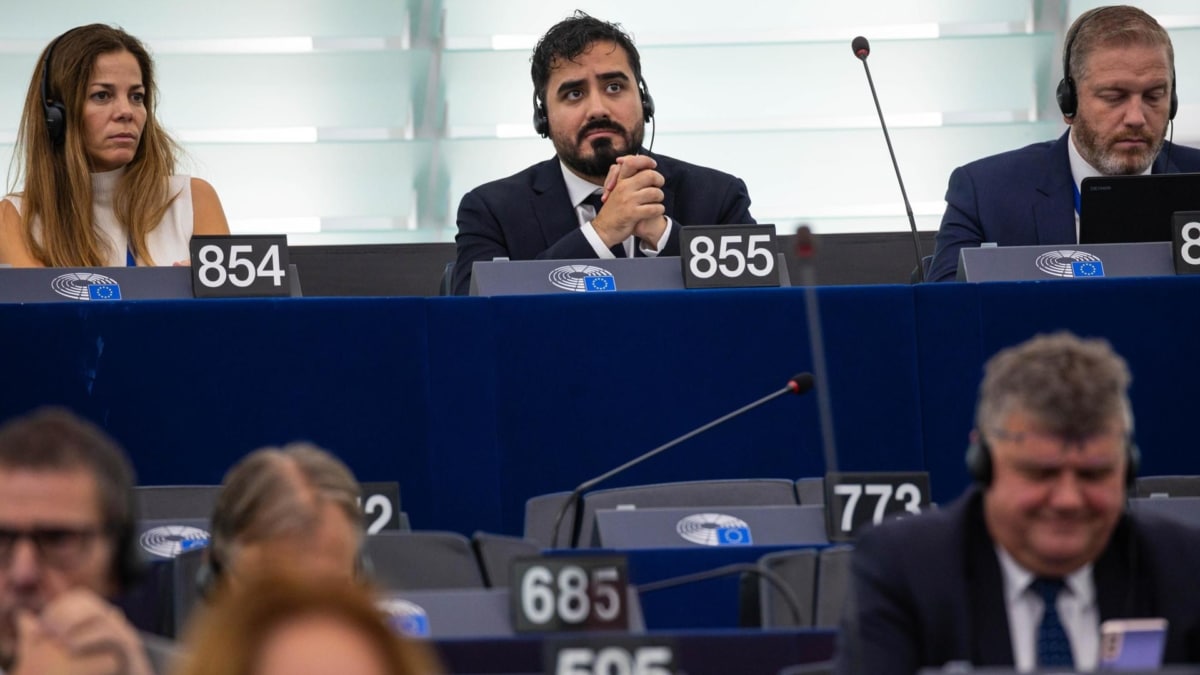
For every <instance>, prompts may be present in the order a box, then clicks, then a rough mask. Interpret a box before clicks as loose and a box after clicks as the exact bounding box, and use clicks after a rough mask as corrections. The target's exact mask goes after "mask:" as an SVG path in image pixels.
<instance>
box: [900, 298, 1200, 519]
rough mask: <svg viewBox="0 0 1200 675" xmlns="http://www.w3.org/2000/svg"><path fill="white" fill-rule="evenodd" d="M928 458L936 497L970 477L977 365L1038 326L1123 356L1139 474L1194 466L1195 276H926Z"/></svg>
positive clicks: (921, 340)
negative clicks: (1105, 344)
mask: <svg viewBox="0 0 1200 675" xmlns="http://www.w3.org/2000/svg"><path fill="white" fill-rule="evenodd" d="M914 295H915V303H916V325H917V331H918V339H917V344H918V352H917V357H918V362H919V367H920V372H921V383H920V396H921V407H922V410H923V414H922V419H923V420H924V423H925V433H924V447H925V463H926V466H927V468H928V470H929V472H930V474H931V476H932V477H933V479H932V487H933V495H934V499H935V500H937V501H939V502H945V501H948V500H950V499H952V498H954V497H955V496H957V494H958V493H959V492H960V491H961V489H962V488H963V487H964V486H965V485H966V484H967V482H968V480H969V479H968V476H967V471H966V467H965V465H964V464H963V454H964V452H965V450H966V446H967V435H968V433H969V432H970V430H971V428H972V426H973V424H974V410H975V397H976V395H977V393H978V389H979V382H980V380H981V379H982V378H983V363H984V362H985V361H986V360H987V359H988V358H989V357H990V356H991V355H992V354H994V353H995V352H997V351H999V350H1000V349H1003V348H1004V347H1008V346H1012V345H1014V344H1017V343H1019V342H1022V341H1024V340H1026V339H1028V338H1030V337H1032V336H1033V335H1036V334H1038V333H1048V332H1053V331H1056V330H1070V331H1072V332H1074V333H1077V334H1079V335H1082V336H1085V337H1103V338H1105V339H1107V340H1108V341H1109V342H1110V343H1112V345H1113V348H1114V349H1116V351H1117V352H1118V353H1119V354H1121V355H1122V356H1123V357H1124V358H1125V359H1126V360H1127V361H1128V362H1129V368H1130V371H1131V372H1132V374H1133V385H1132V387H1131V388H1130V399H1131V402H1132V404H1133V413H1134V419H1135V436H1136V440H1137V443H1138V446H1139V447H1140V448H1141V450H1142V469H1141V473H1142V474H1143V475H1153V474H1175V473H1179V474H1198V473H1200V451H1197V448H1196V445H1195V442H1194V440H1192V439H1194V438H1195V429H1194V420H1195V419H1196V413H1197V406H1196V402H1197V401H1200V358H1197V356H1198V355H1200V351H1198V350H1197V344H1198V341H1197V340H1198V338H1197V336H1200V279H1198V278H1193V277H1161V278H1154V279H1087V280H1075V281H1044V282H1043V281H1038V282H1011V283H1008V282H1006V283H988V284H925V285H922V286H919V287H916V288H915V289H914Z"/></svg>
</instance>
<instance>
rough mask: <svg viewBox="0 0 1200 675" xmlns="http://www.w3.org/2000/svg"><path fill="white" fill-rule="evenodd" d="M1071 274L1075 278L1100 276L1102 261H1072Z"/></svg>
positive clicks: (1102, 269) (1102, 273) (1102, 268)
mask: <svg viewBox="0 0 1200 675" xmlns="http://www.w3.org/2000/svg"><path fill="white" fill-rule="evenodd" d="M1071 275H1072V276H1074V277H1075V278H1079V277H1102V276H1104V263H1102V262H1100V261H1099V260H1089V261H1085V262H1073V263H1071Z"/></svg>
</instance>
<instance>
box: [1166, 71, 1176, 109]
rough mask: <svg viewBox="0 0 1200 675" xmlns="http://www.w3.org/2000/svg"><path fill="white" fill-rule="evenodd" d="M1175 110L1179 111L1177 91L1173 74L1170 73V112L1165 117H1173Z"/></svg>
mask: <svg viewBox="0 0 1200 675" xmlns="http://www.w3.org/2000/svg"><path fill="white" fill-rule="evenodd" d="M1177 112H1179V92H1177V91H1175V74H1174V73H1171V113H1170V115H1169V116H1168V117H1167V119H1169V120H1173V119H1175V113H1177Z"/></svg>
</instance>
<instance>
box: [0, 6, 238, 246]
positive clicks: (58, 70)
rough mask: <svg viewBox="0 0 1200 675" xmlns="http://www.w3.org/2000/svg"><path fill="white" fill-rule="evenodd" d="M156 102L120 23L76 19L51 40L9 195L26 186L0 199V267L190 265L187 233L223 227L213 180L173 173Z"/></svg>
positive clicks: (36, 76)
mask: <svg viewBox="0 0 1200 675" xmlns="http://www.w3.org/2000/svg"><path fill="white" fill-rule="evenodd" d="M157 102H158V87H157V84H156V82H155V79H154V61H153V59H151V57H150V54H149V52H148V51H147V50H146V47H145V45H143V44H142V43H141V41H140V40H138V39H137V38H136V37H134V36H132V35H130V34H129V33H126V32H125V31H123V30H121V29H120V28H114V27H112V26H106V25H103V24H90V25H87V26H79V27H76V28H72V29H71V30H69V31H67V32H65V33H63V34H62V35H60V36H58V37H57V38H55V39H54V40H53V41H52V42H51V43H50V44H49V45H47V46H46V48H45V50H43V51H42V54H41V56H40V57H39V58H38V62H37V66H36V67H35V68H34V70H33V77H32V78H31V79H30V82H29V89H28V90H27V93H26V95H25V108H24V111H23V112H22V114H21V122H20V127H19V129H18V131H17V145H16V150H15V151H14V155H13V157H14V161H19V164H18V175H17V177H16V180H15V181H14V180H12V177H10V181H9V190H12V189H13V187H14V183H21V182H23V186H22V188H21V191H20V192H11V193H10V194H9V195H8V196H7V197H6V198H4V199H3V200H0V263H6V264H9V265H12V266H14V267H133V266H147V265H172V264H176V263H183V264H186V263H187V261H188V258H189V252H188V244H189V242H190V241H191V238H192V235H193V234H229V224H228V223H227V222H226V220H225V212H224V210H223V209H222V208H221V201H220V199H219V198H218V197H217V193H216V191H215V190H213V188H212V186H211V185H209V184H208V183H206V182H204V181H203V180H200V179H199V178H190V177H188V176H184V175H176V174H175V170H176V157H177V155H178V154H179V147H178V145H177V144H176V143H175V141H174V140H172V139H171V137H170V136H169V135H168V134H167V132H166V131H165V130H163V128H162V126H161V125H160V123H159V121H158V119H157V117H156V115H155V107H156V105H157ZM22 179H23V181H22Z"/></svg>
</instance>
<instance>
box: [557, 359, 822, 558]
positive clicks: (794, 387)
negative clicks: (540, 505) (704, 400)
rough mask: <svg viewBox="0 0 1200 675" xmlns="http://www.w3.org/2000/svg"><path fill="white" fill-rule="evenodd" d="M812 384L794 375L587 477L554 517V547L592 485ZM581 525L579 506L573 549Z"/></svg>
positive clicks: (806, 375)
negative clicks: (568, 516)
mask: <svg viewBox="0 0 1200 675" xmlns="http://www.w3.org/2000/svg"><path fill="white" fill-rule="evenodd" d="M812 387H813V376H812V373H799V374H796V375H793V376H792V378H791V379H790V380H788V382H787V384H786V385H785V386H784V387H783V388H782V389H779V390H777V391H774V392H772V393H770V394H767V395H766V396H764V397H762V398H760V399H758V400H757V401H754V402H753V403H748V404H746V405H744V406H742V407H741V408H738V409H737V410H734V411H733V412H731V413H729V414H727V415H723V416H722V417H718V418H717V419H715V420H713V421H711V422H709V423H708V424H705V425H704V426H701V427H698V428H696V429H693V430H691V431H689V432H687V433H686V434H684V435H682V436H680V437H679V438H676V439H674V440H671V441H668V442H666V443H664V444H662V445H660V446H658V447H657V448H655V449H653V450H651V451H650V452H647V453H646V454H644V455H638V456H637V457H634V458H633V459H631V460H629V461H628V462H625V463H624V464H622V465H621V466H618V467H617V468H615V469H612V470H611V471H607V472H605V473H603V474H601V475H599V476H596V477H595V478H592V479H590V480H585V481H584V482H582V483H580V484H579V487H577V488H575V489H574V490H572V491H571V494H570V495H568V496H567V499H566V501H564V502H563V505H562V507H561V508H559V510H558V515H557V516H556V517H555V518H554V530H553V532H552V534H551V535H550V546H551V548H557V547H558V530H559V528H560V527H561V526H562V521H563V517H564V516H565V515H566V513H567V510H568V509H570V508H571V506H573V505H577V504H578V503H579V498H580V496H582V495H583V493H584V492H587V491H588V490H591V489H592V488H594V487H596V486H597V485H599V484H600V483H603V482H604V481H606V480H608V479H609V478H612V477H613V476H615V475H617V474H619V473H622V472H623V471H625V470H626V469H631V468H633V467H635V466H637V465H638V464H641V463H642V462H644V461H646V460H648V459H650V458H651V457H654V456H655V455H657V454H659V453H661V452H663V451H666V450H670V449H671V448H673V447H675V446H676V445H679V444H680V443H682V442H684V441H686V440H688V439H690V438H692V437H694V436H698V435H700V434H702V433H704V432H705V431H708V430H709V429H712V428H713V427H715V426H717V425H719V424H722V423H724V422H728V421H729V420H731V419H733V418H735V417H737V416H739V415H741V414H742V413H745V412H749V411H751V410H753V409H755V408H757V407H759V406H760V405H763V404H764V403H767V402H769V401H773V400H775V399H777V398H779V397H780V396H784V395H786V394H803V393H805V392H806V391H808V390H809V389H812ZM582 527H583V509H580V508H578V507H577V506H576V509H575V519H574V523H573V524H572V526H571V541H570V544H571V548H575V547H577V546H578V545H579V531H580V529H582Z"/></svg>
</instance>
